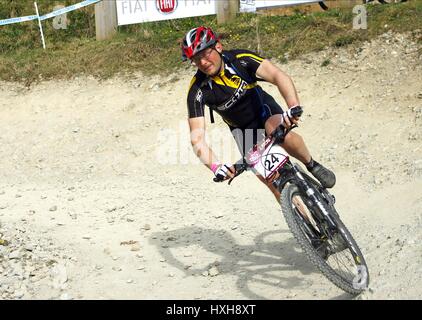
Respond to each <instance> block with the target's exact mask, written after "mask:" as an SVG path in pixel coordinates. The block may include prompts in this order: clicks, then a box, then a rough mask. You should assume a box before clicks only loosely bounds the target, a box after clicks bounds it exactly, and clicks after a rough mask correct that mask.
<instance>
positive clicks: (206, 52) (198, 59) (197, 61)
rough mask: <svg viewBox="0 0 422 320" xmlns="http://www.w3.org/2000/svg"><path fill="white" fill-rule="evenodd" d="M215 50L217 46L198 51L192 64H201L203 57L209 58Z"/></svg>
mask: <svg viewBox="0 0 422 320" xmlns="http://www.w3.org/2000/svg"><path fill="white" fill-rule="evenodd" d="M213 50H215V47H210V48H207V49H205V50H202V51H201V52H198V53H197V54H195V55H194V56H193V57H192V59H191V64H192V65H194V66H197V65H198V64H200V62H201V60H202V59H205V60H209V58H210V55H211V53H212V51H213Z"/></svg>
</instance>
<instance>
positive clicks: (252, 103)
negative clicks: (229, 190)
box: [181, 26, 336, 201]
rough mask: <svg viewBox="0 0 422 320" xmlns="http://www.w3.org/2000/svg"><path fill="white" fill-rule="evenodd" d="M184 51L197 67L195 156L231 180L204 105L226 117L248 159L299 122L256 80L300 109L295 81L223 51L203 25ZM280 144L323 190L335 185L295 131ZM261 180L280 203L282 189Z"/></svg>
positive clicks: (192, 110) (254, 59)
mask: <svg viewBox="0 0 422 320" xmlns="http://www.w3.org/2000/svg"><path fill="white" fill-rule="evenodd" d="M181 47H182V58H183V60H188V59H189V60H190V61H191V63H192V64H193V65H194V66H195V67H197V68H198V70H197V72H196V74H195V76H194V77H193V79H192V81H191V83H190V87H189V92H188V97H187V104H188V114H189V119H188V121H189V127H190V131H191V143H192V146H193V149H194V152H195V154H196V155H197V157H198V158H199V159H200V160H201V162H202V163H204V164H205V165H206V166H207V167H208V168H209V169H211V170H212V172H213V173H214V175H215V176H216V177H219V178H224V180H227V179H230V178H232V177H233V176H234V174H235V169H234V166H233V165H232V164H228V163H225V164H223V163H221V162H220V161H218V159H217V157H216V156H215V154H214V153H213V151H212V150H211V148H210V147H209V146H208V145H207V144H206V142H205V116H204V109H205V108H204V106H205V105H207V106H208V107H209V108H210V116H211V121H212V122H213V111H215V112H216V113H218V114H219V115H220V116H221V117H222V119H223V120H224V122H226V124H227V125H228V126H229V128H230V130H231V132H232V135H233V137H234V138H235V140H236V143H237V145H238V148H239V150H240V152H241V153H242V155H245V154H246V153H247V152H248V150H249V149H250V147H252V145H253V144H256V143H258V142H259V141H261V139H263V138H264V137H265V136H264V135H263V134H262V133H263V132H265V134H271V133H272V132H273V131H274V130H275V129H276V128H277V127H279V126H280V125H281V126H283V127H284V128H290V127H292V126H293V125H295V124H297V123H298V118H289V116H288V115H287V114H286V113H284V112H283V109H282V108H281V107H280V106H279V105H278V104H277V102H276V101H275V100H274V98H273V97H272V96H270V95H269V94H268V93H266V92H265V91H263V90H262V88H261V87H260V86H259V85H257V81H258V80H263V81H267V82H269V83H271V84H273V85H275V86H277V88H278V90H279V91H280V94H281V95H282V97H283V98H284V100H285V102H286V104H287V106H288V108H293V107H295V106H299V105H300V102H299V98H298V94H297V92H296V88H295V86H294V84H293V82H292V80H291V78H290V77H289V76H288V75H287V74H286V73H284V72H283V71H282V70H280V69H279V68H278V67H276V66H275V65H274V64H272V63H271V62H270V61H269V60H267V59H265V58H263V57H261V56H259V55H257V54H255V53H253V52H251V51H248V50H241V49H239V50H230V51H227V50H223V45H222V44H221V42H220V39H219V37H217V35H216V34H215V33H214V32H213V31H212V30H211V28H207V27H203V26H201V27H197V28H194V29H192V30H190V31H189V32H188V33H187V34H186V35H185V37H184V38H183V42H182V44H181ZM248 129H250V130H248ZM251 129H252V130H251ZM264 130H265V131H264ZM248 142H249V144H248ZM251 143H252V144H251ZM248 146H249V148H248ZM281 146H282V147H283V148H284V149H285V150H286V151H287V152H288V153H289V154H290V155H291V156H293V157H295V158H297V159H298V160H300V161H301V162H302V163H303V164H304V165H305V166H306V168H307V169H308V171H310V172H311V173H312V175H313V176H314V177H315V178H317V179H318V180H319V181H320V182H321V184H322V185H323V186H324V187H326V188H331V187H333V186H334V184H335V182H336V177H335V175H334V173H333V172H332V171H330V170H329V169H327V168H325V167H324V166H323V165H321V164H320V163H318V162H317V161H316V160H314V159H313V158H312V157H311V155H310V153H309V151H308V148H307V147H306V145H305V143H304V141H303V139H302V137H301V136H300V135H298V134H297V133H295V132H292V131H290V132H289V133H288V134H287V135H286V137H285V139H284V142H282V143H281ZM258 178H259V179H260V180H261V181H262V182H264V183H265V184H266V185H267V186H268V188H269V189H270V190H271V191H272V193H273V194H274V196H275V197H276V199H277V201H279V199H280V192H279V191H278V190H277V188H275V187H274V186H273V185H272V184H271V183H269V182H267V181H265V180H264V178H263V177H260V176H258Z"/></svg>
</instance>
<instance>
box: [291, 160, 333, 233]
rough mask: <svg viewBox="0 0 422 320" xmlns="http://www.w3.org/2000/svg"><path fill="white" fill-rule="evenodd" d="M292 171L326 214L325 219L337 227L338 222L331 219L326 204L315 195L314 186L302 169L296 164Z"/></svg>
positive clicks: (299, 183)
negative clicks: (304, 175) (305, 176)
mask: <svg viewBox="0 0 422 320" xmlns="http://www.w3.org/2000/svg"><path fill="white" fill-rule="evenodd" d="M292 171H293V174H294V175H295V177H296V179H297V183H298V185H299V186H300V188H301V189H302V190H303V191H305V193H306V195H307V196H308V198H309V199H310V200H311V201H312V202H313V203H314V204H316V205H317V207H318V209H319V210H320V211H321V212H322V214H323V215H324V216H325V219H326V220H327V221H328V222H329V224H330V227H334V228H335V227H336V224H335V223H334V221H333V220H332V219H331V216H330V214H329V213H328V211H327V209H326V208H325V206H324V205H323V204H322V202H321V201H320V200H319V198H318V197H317V196H316V195H315V190H314V188H312V187H311V185H310V184H309V183H308V182H307V181H306V179H305V178H304V177H303V175H302V173H301V172H300V170H299V169H298V168H297V167H296V165H294V164H293V165H292Z"/></svg>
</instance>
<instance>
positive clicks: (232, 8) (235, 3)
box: [215, 0, 239, 24]
mask: <svg viewBox="0 0 422 320" xmlns="http://www.w3.org/2000/svg"><path fill="white" fill-rule="evenodd" d="M215 2H216V5H217V23H218V24H222V23H226V22H229V21H232V20H234V19H235V18H236V13H237V12H238V11H239V0H217V1H215Z"/></svg>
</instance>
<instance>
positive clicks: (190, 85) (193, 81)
mask: <svg viewBox="0 0 422 320" xmlns="http://www.w3.org/2000/svg"><path fill="white" fill-rule="evenodd" d="M195 81H196V77H193V78H192V80H191V81H190V84H189V90H190V88H192V86H193V84H194V83H195Z"/></svg>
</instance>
